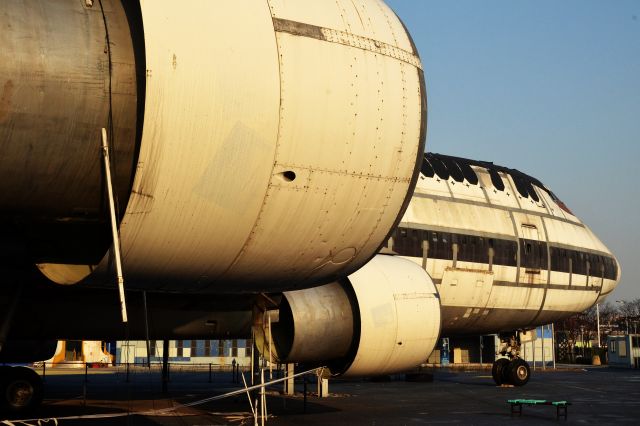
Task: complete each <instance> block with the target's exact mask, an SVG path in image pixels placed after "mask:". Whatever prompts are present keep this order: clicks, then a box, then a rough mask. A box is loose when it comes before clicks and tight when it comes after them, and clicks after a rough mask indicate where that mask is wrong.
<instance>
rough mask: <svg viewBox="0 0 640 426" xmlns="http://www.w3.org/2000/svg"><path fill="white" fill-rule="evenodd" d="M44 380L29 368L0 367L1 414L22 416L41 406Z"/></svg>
mask: <svg viewBox="0 0 640 426" xmlns="http://www.w3.org/2000/svg"><path fill="white" fill-rule="evenodd" d="M42 397H43V385H42V379H41V378H40V376H38V373H36V372H35V371H33V370H32V369H30V368H27V367H0V412H6V413H14V414H22V413H28V412H29V411H32V410H33V409H35V408H36V407H38V406H39V405H40V403H41V402H42Z"/></svg>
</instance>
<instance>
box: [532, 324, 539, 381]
mask: <svg viewBox="0 0 640 426" xmlns="http://www.w3.org/2000/svg"><path fill="white" fill-rule="evenodd" d="M535 332H536V334H538V329H536V330H535ZM534 337H535V336H534ZM536 340H538V339H533V340H531V348H532V349H533V370H534V371H535V369H536Z"/></svg>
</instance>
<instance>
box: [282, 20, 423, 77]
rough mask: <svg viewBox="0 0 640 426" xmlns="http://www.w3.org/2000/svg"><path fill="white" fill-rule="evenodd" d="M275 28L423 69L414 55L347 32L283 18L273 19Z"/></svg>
mask: <svg viewBox="0 0 640 426" xmlns="http://www.w3.org/2000/svg"><path fill="white" fill-rule="evenodd" d="M273 28H274V30H275V31H276V32H280V33H287V34H291V35H294V36H298V37H308V38H314V39H317V40H322V41H326V42H329V43H336V44H341V45H343V46H349V47H353V48H356V49H361V50H366V51H367V52H372V53H377V54H379V55H383V56H388V57H390V58H394V59H397V60H399V61H402V62H406V63H407V64H409V65H413V66H414V67H416V68H419V69H422V62H420V58H419V57H418V56H417V55H415V54H414V53H412V52H407V51H406V50H403V49H401V48H399V47H396V46H393V45H391V44H388V43H384V42H382V41H379V40H374V39H372V38H368V37H362V36H359V35H356V34H353V33H350V32H347V31H340V30H333V29H331V28H324V27H318V26H316V25H311V24H305V23H302V22H296V21H290V20H288V19H281V18H273Z"/></svg>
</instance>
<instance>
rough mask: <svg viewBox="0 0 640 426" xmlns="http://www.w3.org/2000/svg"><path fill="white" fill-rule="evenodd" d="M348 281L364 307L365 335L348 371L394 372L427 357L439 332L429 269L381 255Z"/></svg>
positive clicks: (437, 307)
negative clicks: (426, 270)
mask: <svg viewBox="0 0 640 426" xmlns="http://www.w3.org/2000/svg"><path fill="white" fill-rule="evenodd" d="M349 281H350V282H351V285H352V287H353V290H354V292H355V294H356V298H357V301H358V306H359V310H360V341H359V344H358V350H357V354H356V355H355V358H354V360H353V362H352V363H351V365H350V366H349V368H348V369H347V370H346V371H345V372H344V374H345V375H346V376H365V375H372V374H375V375H380V374H390V373H396V372H401V371H406V370H408V369H410V368H413V367H415V366H417V365H419V364H420V363H422V362H424V361H425V360H426V359H427V357H428V356H429V354H431V352H432V351H433V348H434V347H435V345H436V343H437V341H438V338H439V336H440V301H439V300H438V295H437V292H436V288H435V285H434V284H433V282H432V281H431V278H430V277H429V276H428V274H426V273H425V271H424V270H423V269H422V268H421V267H420V266H417V265H415V264H414V263H413V262H410V261H407V260H405V259H402V258H399V257H394V256H382V255H379V256H376V257H374V258H373V259H372V260H371V262H369V263H368V264H367V265H366V266H365V267H363V268H361V269H360V270H358V271H357V272H355V273H354V274H352V275H350V276H349Z"/></svg>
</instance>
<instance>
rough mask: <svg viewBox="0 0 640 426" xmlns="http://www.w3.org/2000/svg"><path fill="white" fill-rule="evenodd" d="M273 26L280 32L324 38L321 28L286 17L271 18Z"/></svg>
mask: <svg viewBox="0 0 640 426" xmlns="http://www.w3.org/2000/svg"><path fill="white" fill-rule="evenodd" d="M273 28H274V29H275V30H276V31H277V32H281V33H289V34H293V35H296V36H301V37H309V38H315V39H318V40H326V38H325V36H324V34H323V32H322V28H321V27H318V26H315V25H311V24H304V23H302V22H296V21H290V20H288V19H280V18H273Z"/></svg>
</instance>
